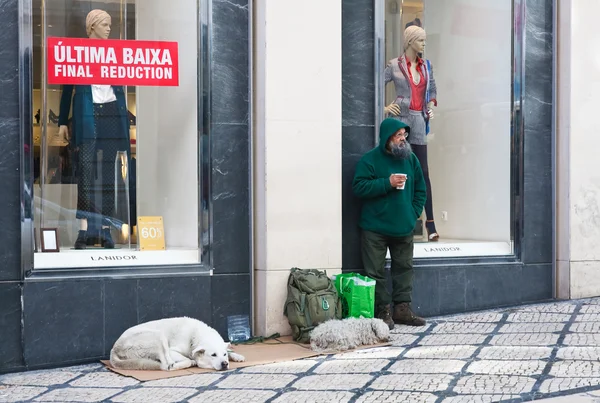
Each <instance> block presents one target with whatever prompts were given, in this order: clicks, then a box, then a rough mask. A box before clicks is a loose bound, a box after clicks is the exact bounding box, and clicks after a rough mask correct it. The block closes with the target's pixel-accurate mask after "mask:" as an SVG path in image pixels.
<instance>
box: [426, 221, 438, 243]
mask: <svg viewBox="0 0 600 403" xmlns="http://www.w3.org/2000/svg"><path fill="white" fill-rule="evenodd" d="M425 226H426V227H427V240H428V241H429V242H437V241H438V240H439V239H440V234H438V233H437V231H436V229H435V223H434V222H433V220H427V221H426V222H425Z"/></svg>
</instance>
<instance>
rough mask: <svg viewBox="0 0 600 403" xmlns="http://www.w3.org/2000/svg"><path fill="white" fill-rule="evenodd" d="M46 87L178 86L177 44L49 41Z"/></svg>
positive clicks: (127, 41) (124, 41)
mask: <svg viewBox="0 0 600 403" xmlns="http://www.w3.org/2000/svg"><path fill="white" fill-rule="evenodd" d="M47 45H48V46H47V49H48V84H80V85H86V84H87V85H91V84H96V85H100V84H105V85H130V86H138V85H144V86H171V87H176V86H178V85H179V56H178V47H177V42H165V41H136V40H113V39H88V38H57V37H49V38H48V42H47Z"/></svg>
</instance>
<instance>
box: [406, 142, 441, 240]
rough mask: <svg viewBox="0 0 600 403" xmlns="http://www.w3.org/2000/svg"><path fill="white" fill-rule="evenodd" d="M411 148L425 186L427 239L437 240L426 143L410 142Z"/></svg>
mask: <svg viewBox="0 0 600 403" xmlns="http://www.w3.org/2000/svg"><path fill="white" fill-rule="evenodd" d="M411 147H412V150H413V152H414V153H415V155H416V156H417V159H418V160H419V163H420V164H421V169H422V170H423V176H424V177H425V184H426V186H427V201H426V202H425V215H426V216H427V222H426V223H425V226H426V227H427V234H428V239H429V240H430V241H437V240H438V239H439V235H438V234H437V230H436V229H435V222H434V218H433V196H432V192H431V181H430V180H429V165H428V163H427V145H417V144H411Z"/></svg>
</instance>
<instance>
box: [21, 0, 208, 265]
mask: <svg viewBox="0 0 600 403" xmlns="http://www.w3.org/2000/svg"><path fill="white" fill-rule="evenodd" d="M142 4H143V6H142ZM199 15H200V11H199V6H198V2H197V1H196V0H178V1H176V2H168V1H164V0H127V1H126V0H105V1H84V0H45V1H42V0H34V1H33V16H34V18H33V29H34V52H33V59H34V68H33V76H34V83H33V88H34V89H33V97H32V98H33V115H34V120H33V122H32V123H33V137H34V196H35V197H34V207H35V210H34V218H35V233H36V239H39V234H40V232H41V229H46V228H56V229H57V231H56V232H57V234H58V244H59V252H58V253H56V252H54V253H47V252H45V251H43V250H40V248H37V251H36V253H35V256H34V267H35V268H36V269H43V268H57V267H60V268H65V267H90V266H91V267H110V266H132V265H134V266H135V265H137V266H140V265H160V264H193V263H199V262H200V256H201V254H202V248H201V243H200V242H199V239H201V238H202V236H203V235H204V233H200V229H202V230H203V231H206V230H207V228H206V227H207V226H206V225H205V224H206V217H207V216H208V214H207V210H206V208H207V203H200V202H199V198H200V191H199V189H201V186H200V175H199V169H200V168H199V167H200V165H201V164H200V152H199V130H200V129H199V128H200V127H202V124H201V121H202V116H203V113H202V102H201V100H200V99H199V96H198V94H199V87H201V83H200V82H199V81H200V78H199V77H201V74H200V70H201V69H200V67H199V63H198V54H199V53H198V50H199V45H200V44H199V35H198V27H199V23H200V21H199ZM200 93H201V92H200ZM199 206H202V208H200V207H199ZM200 216H203V217H204V218H205V219H204V220H201V217H200Z"/></svg>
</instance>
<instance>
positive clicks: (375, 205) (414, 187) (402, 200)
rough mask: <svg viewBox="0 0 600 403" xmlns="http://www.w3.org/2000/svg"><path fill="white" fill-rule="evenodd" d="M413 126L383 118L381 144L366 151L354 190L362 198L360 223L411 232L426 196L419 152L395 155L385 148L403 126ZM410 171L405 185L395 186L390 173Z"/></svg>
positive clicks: (392, 231)
mask: <svg viewBox="0 0 600 403" xmlns="http://www.w3.org/2000/svg"><path fill="white" fill-rule="evenodd" d="M403 127H404V128H406V131H407V132H409V131H410V128H409V127H408V126H407V125H406V124H405V123H403V122H401V121H399V120H397V119H392V118H387V119H385V120H384V121H383V122H381V126H380V129H379V145H378V146H377V147H375V148H374V149H372V150H371V151H369V152H367V153H366V154H365V155H363V157H362V158H361V159H360V161H359V162H358V165H357V166H356V173H355V175H354V181H353V182H352V190H353V191H354V194H355V195H356V196H358V197H360V198H361V199H362V201H363V206H362V212H361V217H360V227H361V228H362V229H364V230H367V231H372V232H376V233H378V234H382V235H388V236H397V237H400V236H408V235H411V234H412V232H413V230H414V228H415V224H416V221H417V218H418V217H419V216H420V215H421V212H422V211H423V206H424V205H425V200H426V199H427V188H426V185H425V178H424V177H423V171H422V170H421V165H420V164H419V160H418V159H417V156H416V155H415V154H413V153H411V154H410V157H409V158H406V159H400V158H397V157H394V156H393V155H392V154H391V153H390V152H389V151H388V150H387V149H386V148H385V146H386V144H387V142H388V139H389V138H390V137H391V136H392V135H393V134H394V133H396V132H397V131H398V130H400V129H401V128H403ZM394 173H402V174H406V175H407V179H406V184H405V186H404V189H396V188H393V187H392V185H391V184H390V175H391V174H394Z"/></svg>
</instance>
